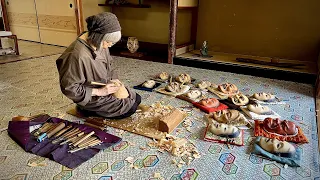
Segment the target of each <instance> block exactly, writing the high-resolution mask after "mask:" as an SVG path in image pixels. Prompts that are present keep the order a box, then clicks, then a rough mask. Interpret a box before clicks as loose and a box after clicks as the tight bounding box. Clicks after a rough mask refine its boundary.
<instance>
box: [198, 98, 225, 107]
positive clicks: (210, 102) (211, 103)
mask: <svg viewBox="0 0 320 180" xmlns="http://www.w3.org/2000/svg"><path fill="white" fill-rule="evenodd" d="M199 103H200V104H201V105H203V106H205V107H208V108H215V107H218V106H219V105H220V102H219V101H218V100H217V99H216V98H208V99H203V100H201V101H199Z"/></svg>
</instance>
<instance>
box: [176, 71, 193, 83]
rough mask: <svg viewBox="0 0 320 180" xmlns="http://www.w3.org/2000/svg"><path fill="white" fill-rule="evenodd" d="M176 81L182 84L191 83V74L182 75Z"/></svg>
mask: <svg viewBox="0 0 320 180" xmlns="http://www.w3.org/2000/svg"><path fill="white" fill-rule="evenodd" d="M176 81H177V82H180V83H191V77H190V75H189V74H186V73H182V74H180V75H179V76H177V77H176Z"/></svg>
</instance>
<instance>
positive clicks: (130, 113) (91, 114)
mask: <svg viewBox="0 0 320 180" xmlns="http://www.w3.org/2000/svg"><path fill="white" fill-rule="evenodd" d="M140 103H141V96H140V95H139V94H136V101H135V102H134V104H133V105H132V107H131V109H130V110H129V111H128V112H126V113H124V114H122V115H120V116H115V117H105V116H103V117H105V118H107V119H124V118H126V117H129V116H131V115H132V114H134V113H135V112H136V110H137V108H138V106H139V104H140ZM77 111H79V112H80V113H81V114H82V115H84V116H101V115H99V112H94V111H88V110H85V109H82V108H81V107H79V106H77Z"/></svg>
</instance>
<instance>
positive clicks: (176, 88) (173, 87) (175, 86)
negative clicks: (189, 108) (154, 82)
mask: <svg viewBox="0 0 320 180" xmlns="http://www.w3.org/2000/svg"><path fill="white" fill-rule="evenodd" d="M165 89H166V90H167V91H169V92H173V93H184V92H186V91H188V90H189V87H188V86H184V85H181V84H179V83H178V82H171V83H168V85H167V86H166V87H165Z"/></svg>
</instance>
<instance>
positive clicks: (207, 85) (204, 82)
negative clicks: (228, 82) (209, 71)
mask: <svg viewBox="0 0 320 180" xmlns="http://www.w3.org/2000/svg"><path fill="white" fill-rule="evenodd" d="M209 86H211V82H209V81H201V82H200V83H199V84H197V87H198V88H200V89H206V88H207V87H209Z"/></svg>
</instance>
